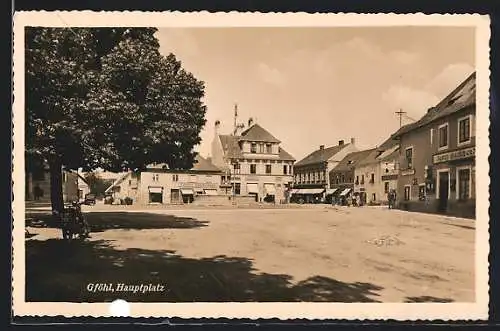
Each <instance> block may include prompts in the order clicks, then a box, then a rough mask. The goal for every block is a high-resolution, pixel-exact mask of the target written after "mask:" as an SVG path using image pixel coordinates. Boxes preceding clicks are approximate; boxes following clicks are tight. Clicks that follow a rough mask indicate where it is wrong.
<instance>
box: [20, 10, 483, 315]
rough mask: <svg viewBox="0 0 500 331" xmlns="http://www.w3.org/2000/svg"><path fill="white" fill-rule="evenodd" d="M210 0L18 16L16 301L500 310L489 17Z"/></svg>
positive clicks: (276, 311)
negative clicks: (493, 244) (211, 0)
mask: <svg viewBox="0 0 500 331" xmlns="http://www.w3.org/2000/svg"><path fill="white" fill-rule="evenodd" d="M23 14H26V16H23ZM193 15H196V14H193ZM198 15H200V16H199V17H200V20H199V21H197V23H195V22H193V17H195V16H189V17H190V18H189V17H183V16H182V14H173V13H155V14H154V15H153V14H151V15H150V16H148V15H147V13H142V15H139V14H138V15H136V16H134V14H133V13H132V12H131V13H123V14H117V13H114V14H112V13H108V15H104V14H103V15H101V14H100V13H89V12H85V13H83V12H82V13H78V12H64V13H58V12H53V13H48V12H46V13H37V12H27V13H21V14H19V15H18V16H17V17H15V20H14V21H15V29H16V30H15V32H16V38H17V39H16V41H19V43H16V45H15V47H16V50H15V58H14V62H15V64H14V70H15V72H14V81H15V89H16V90H15V96H16V101H15V105H14V139H15V148H14V151H13V154H14V173H13V175H14V188H13V189H14V192H15V194H14V200H13V209H14V233H13V247H14V257H15V258H14V263H15V266H14V280H13V283H14V285H13V286H14V297H15V298H14V313H16V302H17V308H18V309H17V310H18V311H20V312H21V315H30V314H36V315H38V314H40V313H41V312H43V314H44V315H60V314H63V315H65V316H79V315H86V316H88V315H93V314H94V313H91V312H90V310H89V309H91V308H89V307H93V306H92V305H93V304H97V305H96V306H95V307H96V309H97V310H95V311H96V312H98V313H95V314H97V316H107V315H106V314H108V307H110V305H112V304H113V303H116V302H122V303H124V304H126V305H127V309H130V311H131V315H130V316H143V317H149V316H171V317H174V316H180V315H181V314H180V311H181V310H182V311H183V312H184V314H185V315H184V317H186V316H192V317H214V316H213V315H212V314H213V313H214V312H217V314H225V315H224V316H232V317H249V316H252V317H266V316H267V317H278V318H279V317H287V316H288V318H302V317H306V318H325V317H329V318H355V319H363V318H377V317H379V318H396V319H417V318H418V319H425V318H426V317H428V316H431V317H432V316H433V318H438V317H439V318H440V319H444V320H447V319H453V318H455V319H466V318H467V317H469V316H471V318H474V319H478V318H481V317H482V318H486V317H487V312H488V305H487V300H488V269H487V268H488V260H487V256H488V221H489V219H488V205H489V199H488V185H489V179H488V169H489V168H488V155H489V141H488V126H489V124H488V116H489V109H488V101H487V100H488V88H489V74H488V66H489V62H488V61H489V55H488V51H489V49H488V42H489V39H488V38H489V35H488V33H489V31H488V24H489V22H488V18H487V17H484V16H478V15H455V16H453V17H451V16H447V15H430V16H427V15H389V14H387V15H371V16H370V15H346V16H344V17H343V18H342V17H340V18H339V16H342V15H330V16H328V15H326V16H319V15H315V14H310V15H309V14H304V15H302V16H300V15H299V16H293V15H292V16H287V15H286V14H269V15H263V17H262V18H263V19H262V20H259V14H255V15H252V14H249V15H246V14H243V13H241V14H238V13H233V14H228V15H219V16H217V15H215V14H214V15H212V14H208V13H206V14H204V15H202V14H198ZM238 15H242V16H241V18H239V17H238ZM404 16H409V17H406V20H405V17H404ZM436 16H437V17H436ZM168 17H170V18H171V19H172V20H171V21H170V24H171V25H167V24H168V23H165V21H168ZM16 18H17V21H16ZM37 18H38V19H39V21H38V22H37V21H36V19H37ZM446 18H448V19H449V20H447V19H446ZM294 19H295V21H294ZM391 19H395V21H394V22H393V23H392V24H389V23H390V22H392V21H391ZM162 22H163V23H162ZM203 22H204V23H205V24H203ZM294 22H297V24H294ZM314 22H316V24H315V23H314ZM328 22H329V24H326V23H328ZM404 22H408V23H406V24H405V23H404ZM16 23H17V25H16ZM22 232H24V237H23V234H22ZM16 295H17V296H16ZM117 300H119V301H117ZM78 303H86V304H90V306H88V305H87V306H81V307H79V305H74V304H78ZM162 303H166V304H177V303H184V304H189V303H191V304H196V303H204V304H209V303H217V304H223V305H218V306H215V307H212V306H210V307H212V308H209V306H195V305H193V307H191V306H177V305H175V306H168V307H170V308H168V309H167V308H161V307H162V306H161V305H160V304H162ZM235 303H251V304H252V305H251V306H245V305H243V306H235ZM291 303H293V304H294V305H291V306H287V304H291ZM70 304H71V305H70ZM142 304H150V305H142ZM151 304H152V305H151ZM156 304H158V305H157V306H156ZM296 304H301V305H302V304H304V306H301V305H296ZM326 304H333V306H328V305H326ZM341 304H356V305H354V306H352V305H351V306H350V305H341ZM305 305H308V306H305ZM315 305H317V306H315ZM188 307H190V308H188ZM196 307H205V308H207V309H209V312H207V313H201V312H196V309H198V308H196ZM238 307H239V308H238ZM245 307H248V310H247V309H246V308H245ZM301 307H303V308H301ZM368 307H370V308H368ZM155 309H156V312H153V311H154V310H155ZM162 309H163V310H162ZM200 309H201V308H200ZM228 309H236V310H235V312H233V313H230V312H229V311H228ZM290 309H291V310H290ZM367 310H370V311H371V312H367ZM320 311H321V312H320ZM162 314H163V315H162ZM170 314H174V315H170ZM186 314H187V315H186ZM189 314H191V315H189ZM234 314H236V315H234ZM293 314H295V315H293ZM94 316H96V315H94ZM217 316H218V317H224V316H221V315H217Z"/></svg>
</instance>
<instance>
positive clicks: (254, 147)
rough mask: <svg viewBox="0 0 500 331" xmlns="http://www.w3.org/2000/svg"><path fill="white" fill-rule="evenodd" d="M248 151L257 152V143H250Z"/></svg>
mask: <svg viewBox="0 0 500 331" xmlns="http://www.w3.org/2000/svg"><path fill="white" fill-rule="evenodd" d="M250 153H257V144H256V143H252V144H251V145H250Z"/></svg>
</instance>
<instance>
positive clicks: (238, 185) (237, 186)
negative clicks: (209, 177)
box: [233, 183, 241, 195]
mask: <svg viewBox="0 0 500 331" xmlns="http://www.w3.org/2000/svg"><path fill="white" fill-rule="evenodd" d="M233 187H234V194H235V195H240V194H241V183H234V185H233Z"/></svg>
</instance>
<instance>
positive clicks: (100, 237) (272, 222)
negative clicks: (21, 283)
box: [26, 206, 475, 302]
mask: <svg viewBox="0 0 500 331" xmlns="http://www.w3.org/2000/svg"><path fill="white" fill-rule="evenodd" d="M88 210H89V211H92V210H93V209H92V208H88ZM87 218H88V220H89V222H90V223H91V226H92V229H93V233H92V238H91V239H89V240H88V241H87V242H85V243H79V242H74V243H71V244H68V243H65V242H63V241H62V240H59V239H58V238H60V233H59V231H58V230H57V229H53V228H39V227H29V228H28V229H29V231H30V233H31V234H32V235H33V236H31V237H30V238H28V239H27V241H26V255H27V266H26V270H27V300H28V301H103V300H104V301H110V300H112V299H115V298H120V297H121V298H125V299H126V300H129V301H336V302H422V301H427V302H428V301H437V302H451V301H453V302H465V301H467V302H471V301H474V236H475V230H474V221H473V220H466V219H456V218H447V217H443V216H437V215H426V214H419V213H408V212H403V211H397V210H388V209H385V208H371V207H364V208H345V207H344V208H338V209H335V208H333V207H330V206H317V207H314V208H310V207H308V208H301V209H272V210H259V209H241V210H234V209H233V210H222V209H206V210H175V209H164V210H161V209H158V210H149V211H139V210H136V211H134V210H132V209H128V210H127V212H123V211H118V210H111V211H110V210H105V211H101V212H99V210H98V209H95V210H94V211H93V212H90V213H88V214H87ZM89 283H111V286H112V287H115V288H116V286H117V285H116V284H118V283H124V284H132V285H133V284H138V285H140V284H149V283H151V284H161V285H162V286H163V287H164V289H165V290H164V291H156V292H148V293H135V294H134V293H129V292H120V293H118V292H116V291H115V292H111V291H107V290H103V291H96V292H93V291H91V292H89V291H88V289H87V286H88V284H89Z"/></svg>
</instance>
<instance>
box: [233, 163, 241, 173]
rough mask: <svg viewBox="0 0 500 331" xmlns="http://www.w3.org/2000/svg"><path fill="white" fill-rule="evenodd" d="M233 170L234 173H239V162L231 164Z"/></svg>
mask: <svg viewBox="0 0 500 331" xmlns="http://www.w3.org/2000/svg"><path fill="white" fill-rule="evenodd" d="M233 171H234V173H235V174H239V173H240V164H239V163H234V164H233Z"/></svg>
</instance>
